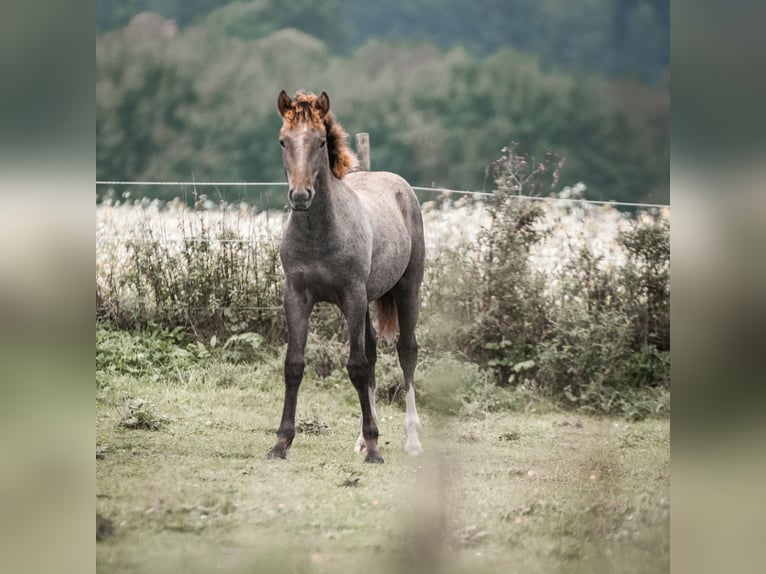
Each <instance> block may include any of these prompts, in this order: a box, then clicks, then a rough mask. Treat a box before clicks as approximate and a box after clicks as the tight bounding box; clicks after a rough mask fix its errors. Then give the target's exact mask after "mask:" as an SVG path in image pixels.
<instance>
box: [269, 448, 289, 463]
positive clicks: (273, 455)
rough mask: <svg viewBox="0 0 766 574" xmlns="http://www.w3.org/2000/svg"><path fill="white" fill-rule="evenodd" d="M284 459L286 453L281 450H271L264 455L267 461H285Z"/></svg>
mask: <svg viewBox="0 0 766 574" xmlns="http://www.w3.org/2000/svg"><path fill="white" fill-rule="evenodd" d="M286 458H287V453H286V452H285V451H284V450H282V449H276V448H272V449H271V450H270V451H269V452H267V453H266V459H267V460H273V459H281V460H285V459H286Z"/></svg>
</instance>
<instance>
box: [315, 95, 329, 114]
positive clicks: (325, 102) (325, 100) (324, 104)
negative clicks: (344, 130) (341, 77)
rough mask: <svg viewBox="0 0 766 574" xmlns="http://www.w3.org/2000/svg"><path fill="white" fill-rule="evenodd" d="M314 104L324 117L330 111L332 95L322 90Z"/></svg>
mask: <svg viewBox="0 0 766 574" xmlns="http://www.w3.org/2000/svg"><path fill="white" fill-rule="evenodd" d="M314 105H315V107H316V109H317V110H319V113H320V114H322V117H324V116H326V115H327V112H329V111H330V96H328V95H327V92H322V93H321V95H320V96H319V97H318V98H317V99H316V103H315V104H314Z"/></svg>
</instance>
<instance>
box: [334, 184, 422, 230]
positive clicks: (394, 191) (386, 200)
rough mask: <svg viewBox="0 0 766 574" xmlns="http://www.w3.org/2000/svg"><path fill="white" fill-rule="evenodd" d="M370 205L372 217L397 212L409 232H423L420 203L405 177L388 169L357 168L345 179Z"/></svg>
mask: <svg viewBox="0 0 766 574" xmlns="http://www.w3.org/2000/svg"><path fill="white" fill-rule="evenodd" d="M343 183H344V184H346V185H347V186H348V187H350V188H351V189H353V190H354V191H355V192H356V193H357V194H359V196H360V198H361V199H362V200H363V202H365V203H366V204H367V205H368V206H369V207H370V208H371V215H372V216H376V215H377V216H384V217H385V215H384V214H386V213H387V212H388V213H391V214H393V212H394V211H396V212H398V213H400V214H401V216H402V219H403V221H404V223H405V225H406V227H407V230H408V232H409V234H410V235H418V234H420V235H422V233H423V222H422V216H421V213H420V204H419V203H418V198H417V196H416V195H415V192H414V191H413V189H412V187H411V186H410V184H409V183H407V180H405V179H404V178H403V177H401V176H399V175H397V174H395V173H391V172H388V171H355V172H352V173H349V174H347V175H346V177H344V178H343Z"/></svg>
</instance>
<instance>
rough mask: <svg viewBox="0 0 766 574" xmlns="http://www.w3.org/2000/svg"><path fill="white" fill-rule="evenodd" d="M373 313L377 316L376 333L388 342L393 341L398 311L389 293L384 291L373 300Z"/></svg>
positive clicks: (397, 323)
mask: <svg viewBox="0 0 766 574" xmlns="http://www.w3.org/2000/svg"><path fill="white" fill-rule="evenodd" d="M375 315H376V316H377V318H378V334H379V335H380V336H381V337H383V338H384V339H385V340H386V341H388V342H389V343H393V342H394V338H395V337H396V330H397V329H398V328H399V313H398V312H397V310H396V302H394V297H393V296H392V295H391V293H386V294H385V295H383V296H382V297H381V298H380V299H377V300H376V301H375Z"/></svg>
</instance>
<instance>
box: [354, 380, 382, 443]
mask: <svg viewBox="0 0 766 574" xmlns="http://www.w3.org/2000/svg"><path fill="white" fill-rule="evenodd" d="M367 396H368V397H369V398H370V410H371V411H372V420H374V421H375V425H376V426H377V424H378V410H377V409H376V408H375V390H374V389H371V388H369V387H368V389H367ZM359 427H360V430H359V436H358V437H357V439H356V444H355V445H354V452H364V451H365V450H367V442H366V441H365V440H364V432H363V431H364V418H363V417H359Z"/></svg>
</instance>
